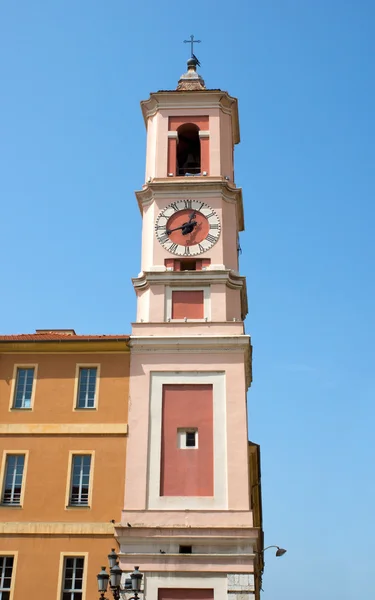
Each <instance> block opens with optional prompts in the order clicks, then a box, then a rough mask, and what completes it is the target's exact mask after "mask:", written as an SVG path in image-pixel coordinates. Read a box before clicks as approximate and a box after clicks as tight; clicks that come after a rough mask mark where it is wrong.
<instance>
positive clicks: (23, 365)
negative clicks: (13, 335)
mask: <svg viewBox="0 0 375 600" xmlns="http://www.w3.org/2000/svg"><path fill="white" fill-rule="evenodd" d="M19 369H34V376H33V387H32V392H31V399H30V406H27V407H25V406H16V405H15V404H16V392H17V381H18V371H19ZM37 380H38V365H37V364H35V363H21V364H15V365H14V367H13V377H12V386H11V391H10V403H9V410H10V411H13V410H33V408H34V399H35V389H36V382H37ZM0 600H1V599H0Z"/></svg>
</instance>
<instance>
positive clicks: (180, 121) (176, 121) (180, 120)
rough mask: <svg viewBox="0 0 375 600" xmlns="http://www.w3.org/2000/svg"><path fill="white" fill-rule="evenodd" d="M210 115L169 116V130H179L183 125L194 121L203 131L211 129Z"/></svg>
mask: <svg viewBox="0 0 375 600" xmlns="http://www.w3.org/2000/svg"><path fill="white" fill-rule="evenodd" d="M209 122H210V118H209V117H204V116H202V117H198V116H186V117H169V125H168V130H169V131H177V129H178V128H179V127H181V125H185V124H186V123H193V124H194V125H196V126H197V127H198V128H199V129H201V130H202V131H207V130H208V129H209Z"/></svg>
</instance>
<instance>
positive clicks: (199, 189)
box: [135, 176, 245, 231]
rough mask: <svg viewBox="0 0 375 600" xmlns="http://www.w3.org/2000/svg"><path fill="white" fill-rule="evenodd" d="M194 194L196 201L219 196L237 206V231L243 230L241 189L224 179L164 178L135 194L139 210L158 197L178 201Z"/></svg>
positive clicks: (153, 181) (141, 210)
mask: <svg viewBox="0 0 375 600" xmlns="http://www.w3.org/2000/svg"><path fill="white" fill-rule="evenodd" d="M191 194H194V197H195V198H196V199H202V200H204V199H205V198H206V199H208V198H213V197H215V196H216V197H217V196H218V195H221V196H222V198H223V199H224V200H225V201H226V202H228V203H231V204H236V205H237V220H238V229H239V231H243V230H244V228H245V220H244V211H243V201H242V189H241V188H238V187H236V186H235V184H233V183H231V182H230V181H226V180H225V179H224V177H220V176H219V177H166V178H157V179H153V180H152V181H151V182H150V183H147V184H145V185H144V186H143V189H142V190H139V191H137V192H135V196H136V198H137V202H138V206H139V210H140V212H141V214H142V213H143V208H144V207H146V206H149V205H150V204H151V203H152V202H153V201H154V200H155V198H157V197H158V196H159V197H161V198H163V199H168V198H173V199H174V200H178V199H179V198H184V197H186V195H188V196H190V195H191Z"/></svg>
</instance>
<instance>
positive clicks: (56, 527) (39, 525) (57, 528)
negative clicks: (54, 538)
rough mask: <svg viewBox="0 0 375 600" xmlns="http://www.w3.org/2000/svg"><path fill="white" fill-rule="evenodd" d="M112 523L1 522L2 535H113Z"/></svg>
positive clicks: (0, 530) (0, 532)
mask: <svg viewBox="0 0 375 600" xmlns="http://www.w3.org/2000/svg"><path fill="white" fill-rule="evenodd" d="M113 532H114V526H113V524H112V523H100V522H95V523H83V522H79V523H64V522H54V521H50V522H49V521H46V522H32V523H28V522H26V521H21V522H18V521H13V522H11V521H10V522H0V535H5V536H8V535H36V536H39V535H69V536H70V535H71V536H73V535H77V536H79V535H81V536H86V535H95V536H96V535H105V536H111V535H112V536H113Z"/></svg>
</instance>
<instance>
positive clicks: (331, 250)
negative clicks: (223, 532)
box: [0, 0, 375, 600]
mask: <svg viewBox="0 0 375 600" xmlns="http://www.w3.org/2000/svg"><path fill="white" fill-rule="evenodd" d="M374 22H375V5H374V3H372V2H369V1H366V0H362V1H361V2H358V1H357V2H356V1H354V0H353V1H349V0H340V1H339V0H304V1H301V0H294V1H293V0H262V1H259V0H258V1H255V0H247V1H245V0H243V1H241V0H232V1H231V2H230V3H227V2H223V0H216V1H215V2H213V1H208V0H203V1H201V2H196V1H195V0H191V1H190V2H189V3H185V4H184V3H172V2H167V1H166V0H161V1H158V2H155V1H153V2H151V1H150V0H145V1H144V2H142V3H138V2H134V3H133V2H126V1H125V0H123V1H120V0H111V1H109V2H98V1H97V0H91V1H90V2H89V1H88V0H80V1H79V2H77V1H76V0H75V1H73V0H64V2H62V0H60V1H56V2H48V1H47V0H33V2H30V1H29V0H18V1H17V2H10V1H9V0H8V2H3V3H2V4H1V7H0V78H1V82H2V86H1V87H2V92H1V95H0V131H1V134H0V198H1V208H2V211H1V214H2V219H1V236H0V249H1V257H2V260H1V265H2V266H1V275H2V290H3V292H2V294H1V302H0V306H1V317H0V330H1V331H2V332H3V333H18V332H32V331H34V330H35V329H36V328H49V327H52V328H53V327H58V328H65V327H66V328H75V330H76V331H77V332H80V333H127V332H129V331H130V322H131V321H132V320H133V319H134V316H135V296H134V292H133V289H132V286H131V281H130V278H131V277H132V276H135V275H137V274H138V272H139V265H140V260H139V253H140V233H141V219H140V215H139V211H138V208H137V204H136V200H135V196H134V190H135V189H140V187H141V185H142V183H143V181H144V179H143V178H144V156H145V129H144V125H143V121H142V117H141V111H140V108H139V102H140V100H142V99H145V98H147V97H148V94H149V92H150V91H156V90H158V89H173V88H174V87H175V86H176V83H177V80H178V78H179V76H180V74H181V73H182V72H184V70H185V61H186V59H187V58H188V48H187V46H186V45H185V46H184V45H183V43H182V40H184V39H186V38H187V37H188V36H189V35H190V34H191V33H194V34H195V35H196V36H197V37H199V38H200V39H201V40H202V43H201V44H200V45H199V47H197V54H198V56H199V58H200V60H201V63H202V69H201V73H202V75H203V76H204V78H205V80H206V83H207V86H208V87H213V88H216V87H220V88H222V89H225V90H228V91H229V93H230V94H232V95H234V96H236V97H238V99H239V107H240V119H241V139H242V141H241V144H240V145H239V146H238V147H237V148H236V153H235V158H236V181H237V185H240V186H242V188H243V194H244V204H245V222H246V231H245V232H244V233H243V234H242V238H241V245H242V249H243V254H242V257H241V273H242V274H244V275H246V276H247V281H248V292H249V305H250V313H249V317H248V320H247V325H246V326H247V331H248V332H249V333H251V335H252V338H253V344H254V384H253V387H252V389H251V391H250V393H249V423H250V435H251V438H252V439H253V440H254V441H256V442H258V443H260V444H261V449H262V466H263V501H264V528H265V540H266V543H267V544H278V545H281V546H284V547H286V548H288V553H287V554H286V555H285V556H284V557H283V558H281V559H276V558H275V557H274V556H273V554H272V552H270V553H267V556H266V559H267V560H266V563H267V565H266V571H265V576H264V589H265V591H264V594H263V600H301V599H302V598H303V600H316V598H317V597H319V600H334V599H335V600H336V598H340V600H357V599H358V598H370V597H372V596H373V557H372V542H373V538H374V536H375V526H374V517H373V510H374V506H375V483H374V469H373V465H374V458H375V456H374V454H375V452H374V449H375V445H374V441H373V438H374V435H373V429H374V417H375V411H374V395H375V370H374V359H375V356H374V343H373V340H374V329H375V327H374V291H375V289H374V288H375V285H374V276H373V270H374V267H373V265H374V258H375V248H374V241H373V240H374V235H373V230H374V218H375V208H374V191H375V175H374V172H375V171H374V159H375V151H374V138H375V120H374V106H375V87H374V81H375V78H374V51H375V47H374V46H375V42H374V40H375V35H374Z"/></svg>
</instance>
